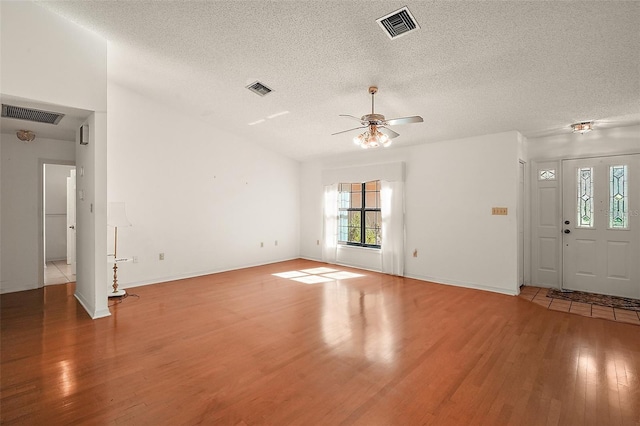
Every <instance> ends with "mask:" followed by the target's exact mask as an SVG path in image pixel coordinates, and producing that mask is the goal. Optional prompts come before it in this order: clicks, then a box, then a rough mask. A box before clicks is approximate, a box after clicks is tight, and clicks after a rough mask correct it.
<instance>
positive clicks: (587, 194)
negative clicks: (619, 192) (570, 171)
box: [577, 167, 593, 228]
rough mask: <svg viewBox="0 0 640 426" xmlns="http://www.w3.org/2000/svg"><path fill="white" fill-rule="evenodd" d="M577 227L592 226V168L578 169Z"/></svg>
mask: <svg viewBox="0 0 640 426" xmlns="http://www.w3.org/2000/svg"><path fill="white" fill-rule="evenodd" d="M577 178H578V218H577V219H578V227H580V228H593V168H592V167H581V168H579V169H578V176H577Z"/></svg>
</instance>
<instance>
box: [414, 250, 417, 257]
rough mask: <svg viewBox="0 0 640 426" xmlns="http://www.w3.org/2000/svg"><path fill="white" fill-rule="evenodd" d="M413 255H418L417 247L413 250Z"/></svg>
mask: <svg viewBox="0 0 640 426" xmlns="http://www.w3.org/2000/svg"><path fill="white" fill-rule="evenodd" d="M413 257H418V249H415V250H413Z"/></svg>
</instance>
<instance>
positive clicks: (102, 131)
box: [0, 2, 110, 318]
mask: <svg viewBox="0 0 640 426" xmlns="http://www.w3.org/2000/svg"><path fill="white" fill-rule="evenodd" d="M0 21H1V25H0V49H1V51H2V63H1V69H0V76H1V77H0V88H1V90H2V95H8V96H11V97H15V98H22V99H25V100H28V101H33V102H41V103H46V104H51V105H62V106H69V107H74V108H79V109H84V110H87V111H94V112H95V114H94V116H93V117H92V124H93V126H92V128H91V129H92V130H91V135H92V136H91V137H92V141H93V143H94V145H93V146H92V147H90V148H88V147H84V146H80V145H78V144H76V161H77V163H76V164H78V165H79V164H82V165H83V166H84V171H85V185H86V186H85V191H86V192H87V197H88V198H87V203H85V204H80V203H79V204H78V209H77V212H76V219H77V223H78V224H80V223H83V224H84V225H85V226H84V227H83V228H80V227H78V232H77V244H76V249H77V252H78V253H82V256H83V258H82V261H83V262H84V264H80V262H81V258H80V256H78V274H77V275H76V292H75V296H76V298H77V299H78V300H79V301H80V302H81V303H82V305H83V306H84V308H85V309H86V310H87V313H88V314H89V315H90V316H91V317H92V318H98V317H101V316H107V315H110V314H109V310H108V308H107V297H106V292H107V290H106V281H105V280H106V262H105V261H104V259H106V256H107V248H106V237H105V235H104V230H105V229H106V165H105V161H106V142H107V138H106V135H107V134H106V131H107V128H106V123H107V122H106V110H107V42H106V40H104V39H102V38H100V37H99V36H97V35H95V34H93V33H91V32H90V31H87V30H85V29H83V28H81V27H80V26H77V25H75V24H73V23H71V22H69V21H67V20H65V19H63V18H61V17H60V16H58V15H56V14H53V13H51V12H49V11H47V10H45V9H44V8H42V7H41V6H39V5H37V4H35V3H32V2H1V3H0ZM3 161H4V159H3ZM3 173H4V172H3ZM89 185H90V186H89ZM3 188H4V182H3ZM2 197H3V198H4V192H3V194H2ZM5 204H6V201H5V202H3V207H2V208H3V210H5V211H6V210H7V208H6V206H5ZM2 223H3V229H2V236H3V244H4V241H5V240H7V238H5V237H6V234H5V232H7V229H5V227H4V224H8V225H7V226H11V224H9V222H7V220H5V219H4V218H3V219H2ZM33 226H34V227H35V226H37V225H33ZM30 232H31V231H29V230H24V238H25V239H26V238H28V237H29V236H30ZM2 258H3V264H2V268H1V269H2V280H3V281H5V280H10V281H11V286H16V285H18V286H32V285H33V284H34V283H33V279H32V278H33V271H34V270H37V268H38V266H37V263H36V264H29V265H25V266H26V267H27V269H26V270H24V271H23V273H22V274H23V275H22V277H18V276H16V275H15V274H13V273H12V274H10V275H7V274H6V272H5V268H7V265H6V264H5V263H4V259H6V258H8V255H5V253H4V250H3V253H2ZM6 275H7V277H6V278H5V276H6ZM20 281H22V284H18V283H19V282H20Z"/></svg>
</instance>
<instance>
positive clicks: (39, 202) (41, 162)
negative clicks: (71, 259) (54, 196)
mask: <svg viewBox="0 0 640 426" xmlns="http://www.w3.org/2000/svg"><path fill="white" fill-rule="evenodd" d="M45 164H57V165H61V166H74V167H75V165H76V162H75V161H70V160H55V159H49V158H38V191H37V194H36V197H38V200H37V206H38V236H37V238H38V288H42V287H44V263H45V259H44V216H45V215H44V165H45ZM77 212H78V206H77V204H76V214H77Z"/></svg>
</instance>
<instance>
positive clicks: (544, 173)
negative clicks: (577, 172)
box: [538, 169, 556, 180]
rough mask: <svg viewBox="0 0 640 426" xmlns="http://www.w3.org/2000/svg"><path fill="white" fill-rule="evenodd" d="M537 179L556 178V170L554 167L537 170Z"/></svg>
mask: <svg viewBox="0 0 640 426" xmlns="http://www.w3.org/2000/svg"><path fill="white" fill-rule="evenodd" d="M538 180H556V170H555V169H544V170H539V171H538Z"/></svg>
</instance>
